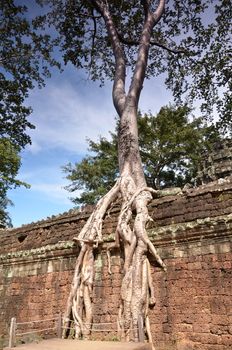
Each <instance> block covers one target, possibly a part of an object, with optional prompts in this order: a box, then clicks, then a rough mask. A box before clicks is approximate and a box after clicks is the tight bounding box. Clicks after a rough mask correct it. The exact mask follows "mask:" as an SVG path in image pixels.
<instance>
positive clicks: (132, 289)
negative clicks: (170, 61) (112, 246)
mask: <svg viewBox="0 0 232 350" xmlns="http://www.w3.org/2000/svg"><path fill="white" fill-rule="evenodd" d="M141 3H142V4H143V7H144V15H145V16H144V17H145V21H144V27H143V31H142V34H141V39H140V46H139V49H138V58H137V62H136V65H135V69H134V73H133V76H132V80H131V85H130V88H129V91H128V94H127V95H126V93H125V75H126V69H125V67H126V61H125V55H124V52H123V48H122V45H121V43H120V40H119V37H118V34H117V30H116V28H115V26H114V23H113V20H112V17H111V14H110V12H109V8H108V5H107V1H101V0H94V1H93V4H94V5H95V9H96V10H97V11H98V12H99V13H100V14H101V16H102V17H103V19H104V21H105V24H106V28H107V30H108V35H109V38H110V40H111V43H112V48H113V53H114V56H115V70H116V71H115V79H114V86H113V102H114V106H115V109H116V111H117V112H118V114H119V117H120V126H119V135H118V160H119V170H120V177H119V179H118V181H117V182H116V184H115V186H114V187H113V188H112V189H111V190H110V191H109V192H108V193H107V194H106V195H105V196H104V197H103V198H102V199H101V200H100V201H99V202H98V203H97V205H96V208H95V210H94V211H93V213H92V215H91V216H90V218H89V219H88V221H87V223H86V225H85V226H84V227H83V229H82V230H81V232H80V233H79V235H78V237H77V238H74V240H75V241H76V242H78V244H79V245H80V247H81V250H80V254H79V257H78V259H77V263H76V269H75V273H74V278H73V283H72V287H71V291H70V295H69V298H68V303H67V308H66V312H65V317H64V332H63V336H64V337H65V336H66V335H67V331H68V327H69V324H70V322H71V321H72V320H73V321H74V324H75V330H76V337H78V336H80V335H81V334H82V335H84V336H86V337H88V336H89V334H90V331H91V322H92V306H91V294H92V280H93V274H94V262H93V249H94V246H96V245H98V243H99V242H101V241H102V233H101V228H102V221H103V219H104V216H105V213H106V211H107V209H108V208H109V206H110V205H111V204H112V202H114V201H115V200H116V199H117V198H119V197H120V199H121V211H120V214H119V217H118V225H117V230H116V237H118V238H119V239H120V240H121V242H122V245H123V247H124V257H125V261H124V271H123V280H122V286H121V305H120V308H119V317H118V324H119V327H120V334H121V337H122V339H124V340H127V341H129V340H133V341H138V339H139V332H138V321H139V320H140V319H142V320H143V323H144V327H145V330H146V332H147V336H148V340H149V341H150V342H152V336H151V332H150V323H149V318H148V308H149V305H154V300H155V298H154V288H153V284H152V278H151V272H150V263H149V261H148V258H147V252H148V250H149V251H150V253H151V254H152V255H153V256H154V257H155V259H156V260H157V262H158V263H159V264H160V266H161V267H163V268H164V269H165V265H164V263H163V262H162V260H161V258H160V257H159V255H158V254H157V252H156V249H155V247H154V246H153V244H152V243H151V241H150V240H149V238H148V235H147V232H146V225H147V223H148V222H149V221H150V220H151V218H150V217H149V214H148V209H147V206H148V204H149V202H150V201H151V199H152V193H156V191H155V190H153V189H151V188H148V187H147V185H146V181H145V177H144V173H143V168H142V162H141V158H140V153H139V144H138V127H137V113H138V102H139V97H140V93H141V90H142V86H143V81H144V78H145V72H146V67H147V59H148V51H149V46H150V37H151V32H152V29H153V27H154V25H155V24H156V23H157V22H158V21H159V19H160V17H161V15H162V13H163V11H164V0H160V2H159V5H158V7H157V10H156V11H155V12H154V13H152V12H151V11H150V9H149V1H148V0H143V1H141ZM132 215H133V222H134V224H133V226H132V224H131V222H132V220H131V219H132ZM118 238H117V239H116V245H117V246H119V245H118Z"/></svg>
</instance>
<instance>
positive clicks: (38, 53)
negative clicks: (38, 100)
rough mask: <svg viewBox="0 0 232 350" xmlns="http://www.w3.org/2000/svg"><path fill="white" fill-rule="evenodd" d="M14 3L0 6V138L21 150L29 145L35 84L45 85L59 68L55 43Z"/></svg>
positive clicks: (21, 7)
mask: <svg viewBox="0 0 232 350" xmlns="http://www.w3.org/2000/svg"><path fill="white" fill-rule="evenodd" d="M21 3H22V5H16V4H15V1H14V0H4V1H1V3H0V22H1V24H0V101H1V103H0V137H1V138H2V137H3V138H4V137H7V138H9V139H11V141H12V142H13V143H14V144H16V145H18V146H19V147H20V148H21V147H25V145H26V144H28V143H30V137H29V135H28V133H27V132H28V129H30V128H34V126H33V125H32V124H31V123H30V122H29V121H28V116H29V115H30V113H31V108H30V107H28V106H26V104H25V99H26V98H27V97H28V93H29V91H30V90H31V89H33V88H34V86H35V84H38V85H39V86H40V87H42V86H43V85H44V78H46V77H48V76H50V73H49V70H48V67H50V66H59V64H58V62H56V61H55V60H54V59H53V58H52V56H51V55H52V47H53V44H54V41H53V40H52V39H51V37H50V36H49V35H47V34H41V33H39V32H38V31H36V30H35V29H34V26H33V20H32V19H31V18H30V16H29V14H28V13H27V10H28V9H27V7H26V6H25V5H23V1H22V2H21Z"/></svg>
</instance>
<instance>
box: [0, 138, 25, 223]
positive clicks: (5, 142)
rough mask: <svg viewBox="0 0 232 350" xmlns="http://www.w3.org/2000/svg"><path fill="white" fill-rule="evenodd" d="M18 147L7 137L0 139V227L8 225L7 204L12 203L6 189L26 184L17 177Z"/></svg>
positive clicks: (18, 163) (18, 165)
mask: <svg viewBox="0 0 232 350" xmlns="http://www.w3.org/2000/svg"><path fill="white" fill-rule="evenodd" d="M20 164H21V162H20V156H19V147H18V146H15V145H14V144H13V143H12V142H11V141H10V140H9V139H7V138H1V139H0V227H4V226H8V225H10V218H9V215H8V213H7V206H8V205H9V204H12V203H11V201H10V200H9V199H8V198H7V191H8V190H9V189H11V188H15V187H18V186H21V185H23V186H26V187H28V185H27V184H26V183H24V182H22V181H20V180H18V179H17V174H18V170H19V167H20Z"/></svg>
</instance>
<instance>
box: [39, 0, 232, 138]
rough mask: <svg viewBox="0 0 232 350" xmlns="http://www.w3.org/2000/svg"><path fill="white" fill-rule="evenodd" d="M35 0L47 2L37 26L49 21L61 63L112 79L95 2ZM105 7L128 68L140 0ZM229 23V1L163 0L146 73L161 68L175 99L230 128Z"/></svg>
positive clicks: (133, 59)
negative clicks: (198, 106)
mask: <svg viewBox="0 0 232 350" xmlns="http://www.w3.org/2000/svg"><path fill="white" fill-rule="evenodd" d="M38 2H39V3H42V4H43V3H44V4H49V5H50V8H49V7H47V8H49V9H50V11H48V13H47V14H46V15H44V16H43V17H42V16H41V17H40V25H41V23H49V24H50V25H51V24H52V25H54V27H55V28H56V30H57V33H58V38H59V40H60V41H59V43H60V48H61V50H62V52H63V56H64V60H65V62H66V63H68V62H71V63H72V64H73V65H74V66H76V67H77V68H84V69H86V70H87V71H88V72H89V74H90V77H91V78H92V79H93V80H100V81H101V82H103V81H104V79H105V78H110V79H113V78H114V72H115V71H114V57H113V53H112V45H111V44H112V43H111V42H110V39H109V37H108V32H107V29H106V26H105V23H104V20H103V18H102V16H101V14H100V13H99V11H98V10H97V6H96V3H97V1H83V0H77V1H68V0H66V1H63V0H57V1H53V0H38ZM98 2H100V3H105V4H106V3H107V1H103V0H102V1H101V0H98ZM156 4H157V1H150V5H149V6H150V7H151V8H152V9H153V10H154V9H155V5H156ZM108 11H109V12H110V14H111V17H112V19H113V21H114V24H115V27H116V29H117V32H118V35H119V38H120V40H121V44H122V47H123V50H124V54H125V56H126V62H127V66H128V67H129V68H130V69H131V70H133V69H134V67H135V62H136V59H137V50H138V38H140V36H141V31H142V27H143V21H144V12H143V6H142V2H141V1H118V0H112V1H108ZM231 26H232V7H231V1H230V0H222V1H219V0H198V1H193V0H186V1H179V0H166V9H165V13H164V16H163V17H162V18H161V20H160V21H159V23H158V24H157V25H156V26H155V28H154V30H153V33H152V39H151V46H150V52H149V60H148V66H147V77H154V76H157V75H160V74H163V73H164V75H165V77H166V85H167V87H168V88H169V89H171V90H172V91H173V94H174V96H175V98H176V101H178V102H182V104H183V101H184V103H185V101H186V100H185V99H186V98H187V99H188V103H189V102H195V101H196V100H198V101H200V103H201V109H202V113H203V114H202V115H205V116H207V117H208V118H212V117H213V114H214V113H215V110H217V112H218V114H219V116H220V118H221V120H220V125H221V126H224V127H225V128H227V130H230V131H231V128H232V120H231V106H232V105H231V102H232V101H231V81H232V80H231V62H232V55H231V52H232V50H231Z"/></svg>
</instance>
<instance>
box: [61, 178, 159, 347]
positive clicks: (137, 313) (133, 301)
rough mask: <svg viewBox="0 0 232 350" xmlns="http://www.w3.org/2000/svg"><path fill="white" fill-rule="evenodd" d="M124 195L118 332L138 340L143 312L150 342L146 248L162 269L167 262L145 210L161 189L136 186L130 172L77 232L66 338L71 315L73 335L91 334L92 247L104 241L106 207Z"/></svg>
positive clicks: (119, 227)
mask: <svg viewBox="0 0 232 350" xmlns="http://www.w3.org/2000/svg"><path fill="white" fill-rule="evenodd" d="M120 194H121V198H122V207H121V212H120V214H119V218H118V225H117V231H116V246H119V244H118V238H117V237H119V239H120V240H121V241H122V243H123V246H124V256H125V261H124V275H123V279H122V286H121V304H120V308H119V313H118V332H119V334H120V337H121V339H122V340H126V341H130V340H133V341H138V340H139V332H138V320H139V318H140V317H142V319H143V320H144V327H145V330H146V333H147V336H148V340H149V342H150V343H152V335H151V330H150V322H149V318H148V309H149V306H153V305H154V304H155V296H154V287H153V283H152V276H151V271H150V263H149V261H148V259H147V252H148V250H149V251H150V252H151V254H152V255H153V256H154V258H155V259H156V261H157V262H158V263H159V265H160V266H161V267H162V268H163V269H165V264H164V262H163V261H162V259H161V258H160V256H159V254H158V253H157V251H156V249H155V247H154V246H153V244H152V242H151V241H150V239H149V237H148V235H147V232H146V224H147V222H149V221H151V220H152V219H151V218H150V216H149V214H148V209H147V206H148V203H149V202H150V201H151V199H152V195H151V194H155V195H158V191H155V190H153V189H152V188H149V187H146V186H141V187H139V188H137V187H136V185H135V183H134V181H133V179H132V178H131V177H130V176H128V175H127V176H124V177H123V176H122V177H121V178H120V179H119V180H118V181H117V182H116V184H115V185H114V187H113V188H112V189H111V190H110V191H109V192H108V193H107V194H106V195H105V196H104V197H103V198H102V199H101V200H100V201H99V202H98V203H97V205H96V208H95V210H94V211H93V213H92V214H91V216H90V217H89V219H88V220H87V222H86V224H85V226H84V227H83V229H82V230H81V232H80V233H79V235H78V237H75V238H74V241H75V242H77V243H78V244H79V245H80V253H79V256H78V258H77V262H76V268H75V272H74V277H73V282H72V286H71V290H70V294H69V297H68V302H67V308H66V312H65V315H64V325H63V326H64V331H63V337H66V336H67V334H68V327H69V324H70V319H72V320H73V321H74V326H75V337H77V338H78V337H79V336H81V335H82V336H84V337H85V338H88V337H89V335H90V333H91V323H92V301H91V298H92V288H93V276H94V258H93V250H94V248H95V247H97V246H98V244H99V243H101V242H102V240H103V238H102V222H103V219H104V216H105V214H106V212H107V209H108V208H109V207H110V205H112V203H113V202H114V201H115V200H116V199H117V198H118V197H119V195H120ZM133 213H135V217H134V225H133V227H131V221H132V214H133ZM109 249H110V248H109ZM109 249H107V251H106V254H107V259H108V272H109V274H111V261H110V250H109Z"/></svg>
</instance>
